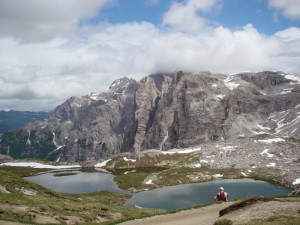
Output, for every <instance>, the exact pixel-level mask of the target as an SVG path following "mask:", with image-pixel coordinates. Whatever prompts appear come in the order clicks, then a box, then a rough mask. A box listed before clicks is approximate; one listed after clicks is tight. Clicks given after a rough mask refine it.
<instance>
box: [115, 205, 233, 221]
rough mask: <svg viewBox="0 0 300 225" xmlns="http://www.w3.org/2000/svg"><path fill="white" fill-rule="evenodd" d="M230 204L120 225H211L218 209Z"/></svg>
mask: <svg viewBox="0 0 300 225" xmlns="http://www.w3.org/2000/svg"><path fill="white" fill-rule="evenodd" d="M231 204H233V202H226V203H222V204H214V205H210V206H207V207H203V208H198V209H191V210H186V211H180V212H178V213H174V214H168V215H161V216H154V217H149V218H145V219H139V220H133V221H127V222H124V223H121V224H120V225H145V224H147V225H178V224H184V225H195V224H197V225H213V224H214V222H215V221H216V220H217V219H218V218H219V211H220V210H221V209H224V208H226V207H228V206H229V205H231Z"/></svg>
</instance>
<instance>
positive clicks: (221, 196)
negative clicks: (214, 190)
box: [214, 187, 228, 202]
mask: <svg viewBox="0 0 300 225" xmlns="http://www.w3.org/2000/svg"><path fill="white" fill-rule="evenodd" d="M214 201H215V202H218V201H223V202H226V201H228V194H227V192H225V191H224V188H223V187H220V188H219V193H218V194H217V196H216V197H214Z"/></svg>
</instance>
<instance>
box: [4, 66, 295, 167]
mask: <svg viewBox="0 0 300 225" xmlns="http://www.w3.org/2000/svg"><path fill="white" fill-rule="evenodd" d="M299 114H300V78H299V76H296V75H291V74H285V73H281V72H270V71H265V72H259V73H240V74H236V75H223V74H212V73H209V72H201V73H197V74H190V73H185V72H182V71H179V72H176V73H170V74H153V75H149V76H147V77H145V78H143V79H142V80H140V81H136V80H133V79H129V78H122V79H118V80H116V81H115V82H113V84H112V85H111V86H110V88H109V90H108V91H107V92H103V93H99V94H97V93H92V94H91V95H86V96H83V97H81V98H77V97H71V98H70V99H68V100H67V101H66V102H64V103H63V104H61V105H59V106H57V107H56V109H55V110H54V112H53V113H52V114H51V115H50V117H49V119H48V120H47V121H42V122H37V121H36V122H34V123H31V124H28V125H26V126H25V127H23V128H21V129H16V130H13V131H10V132H6V133H3V134H2V135H1V136H0V153H2V154H8V155H10V156H12V157H13V158H16V159H19V158H29V157H30V158H33V157H35V158H40V159H46V160H53V161H89V160H98V159H100V158H103V157H110V156H111V155H116V154H119V153H124V152H130V153H134V154H136V155H138V154H139V153H140V152H142V151H145V150H147V149H157V150H160V151H164V150H168V149H173V148H187V147H193V146H199V145H204V146H205V145H208V144H210V143H216V142H226V141H231V142H236V146H239V142H240V140H244V142H245V140H248V139H249V143H250V144H249V145H248V144H246V145H245V147H247V148H252V147H251V145H253V146H254V142H253V140H261V139H264V138H266V139H270V138H271V139H275V138H280V137H281V138H285V139H286V138H287V137H289V138H296V139H298V138H299V137H300V115H299ZM1 118H2V117H1ZM31 118H32V116H31ZM35 118H36V117H35ZM247 143H248V142H247ZM258 143H261V142H258ZM285 143H286V144H284V145H285V146H287V143H288V142H285ZM293 143H294V142H293ZM295 143H297V142H295ZM278 146H279V147H280V146H281V145H278ZM293 146H294V144H293ZM205 148H207V146H206V147H205ZM253 148H254V147H253ZM284 148H285V147H284ZM284 148H282V149H284ZM293 148H294V147H293ZM296 148H298V147H296ZM215 150H216V148H213V146H212V151H215ZM244 150H245V149H243V148H242V147H241V149H239V151H240V152H243V151H244ZM278 151H280V150H278ZM212 154H213V153H212ZM205 160H206V159H205Z"/></svg>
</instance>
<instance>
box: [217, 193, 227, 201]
mask: <svg viewBox="0 0 300 225" xmlns="http://www.w3.org/2000/svg"><path fill="white" fill-rule="evenodd" d="M219 200H221V201H225V200H226V196H225V192H224V191H221V192H220V195H219Z"/></svg>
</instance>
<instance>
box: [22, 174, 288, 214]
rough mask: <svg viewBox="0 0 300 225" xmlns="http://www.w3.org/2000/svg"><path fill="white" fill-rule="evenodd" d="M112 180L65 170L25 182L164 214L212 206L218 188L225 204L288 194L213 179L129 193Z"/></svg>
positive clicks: (110, 176)
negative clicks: (113, 197) (108, 196)
mask: <svg viewBox="0 0 300 225" xmlns="http://www.w3.org/2000/svg"><path fill="white" fill-rule="evenodd" d="M114 177H115V176H114V175H113V174H111V173H106V172H99V171H95V170H92V171H90V170H88V171H85V170H68V171H55V172H46V173H42V174H39V175H35V176H30V177H26V178H25V179H26V180H28V181H31V182H34V183H37V184H39V185H42V186H44V187H47V188H49V189H51V190H53V191H56V192H60V193H70V194H84V193H91V192H96V191H102V190H106V191H110V192H116V193H123V194H130V195H132V197H131V198H130V199H129V200H128V201H127V202H126V203H125V205H126V206H138V207H143V208H160V209H167V210H178V209H183V208H188V207H192V206H194V205H205V204H209V203H212V200H213V197H214V196H215V195H216V194H217V192H218V189H219V188H220V187H224V189H225V191H226V192H227V193H228V195H229V200H234V199H244V198H248V197H251V196H265V197H274V196H286V195H287V194H288V193H290V191H291V190H290V189H287V188H282V187H279V186H277V185H274V184H271V183H268V182H265V181H260V180H253V179H249V178H243V179H216V180H213V181H209V182H204V183H192V184H181V185H176V186H168V187H162V188H157V189H154V190H149V191H142V192H138V193H131V192H129V191H126V190H122V189H120V188H119V187H118V186H117V184H116V183H115V181H114Z"/></svg>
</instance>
